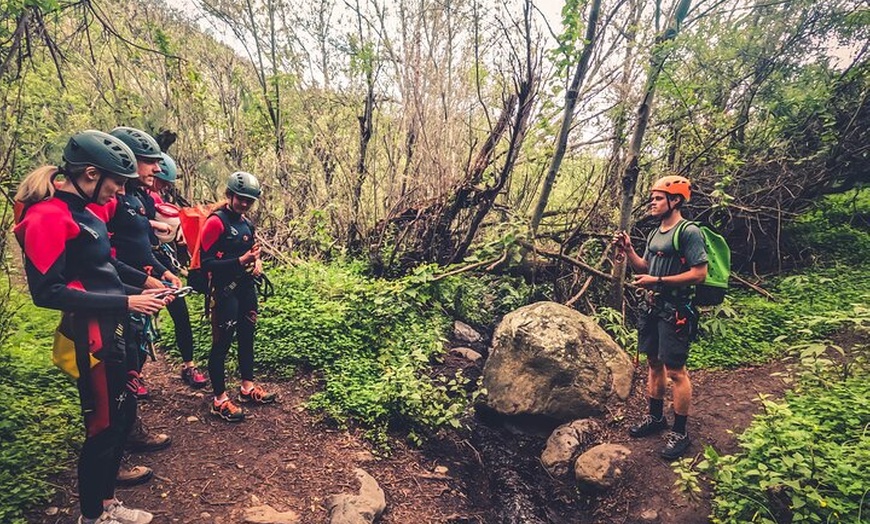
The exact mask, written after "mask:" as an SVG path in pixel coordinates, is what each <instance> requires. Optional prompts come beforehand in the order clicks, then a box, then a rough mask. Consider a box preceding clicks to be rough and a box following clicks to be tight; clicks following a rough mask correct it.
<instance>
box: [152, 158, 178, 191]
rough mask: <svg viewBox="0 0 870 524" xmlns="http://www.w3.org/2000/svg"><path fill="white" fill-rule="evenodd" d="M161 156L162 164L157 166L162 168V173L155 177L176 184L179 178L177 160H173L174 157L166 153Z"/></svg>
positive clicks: (159, 163) (158, 163)
mask: <svg viewBox="0 0 870 524" xmlns="http://www.w3.org/2000/svg"><path fill="white" fill-rule="evenodd" d="M161 155H162V158H161V160H160V162H157V165H159V166H160V172H159V173H157V174H156V175H154V176H156V177H157V178H159V179H160V180H163V181H164V182H169V183H170V184H174V183H175V179H176V178H178V168H177V167H176V166H175V160H172V157H171V156H169V155H167V154H166V153H161Z"/></svg>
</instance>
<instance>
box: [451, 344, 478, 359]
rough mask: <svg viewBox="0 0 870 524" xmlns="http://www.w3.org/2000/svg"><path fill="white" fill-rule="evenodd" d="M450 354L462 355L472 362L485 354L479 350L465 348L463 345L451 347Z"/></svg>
mask: <svg viewBox="0 0 870 524" xmlns="http://www.w3.org/2000/svg"><path fill="white" fill-rule="evenodd" d="M450 354H451V355H456V356H458V357H462V358H464V359H466V360H470V361H472V362H477V361H478V360H480V359H482V358H483V355H481V354H480V353H478V352H477V351H475V350H473V349H471V348H463V347H459V348H453V349H451V350H450Z"/></svg>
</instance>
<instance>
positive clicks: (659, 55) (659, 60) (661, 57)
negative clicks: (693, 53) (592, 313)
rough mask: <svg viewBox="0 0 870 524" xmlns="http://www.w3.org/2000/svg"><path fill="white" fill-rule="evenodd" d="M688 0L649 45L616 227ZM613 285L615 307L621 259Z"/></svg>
mask: <svg viewBox="0 0 870 524" xmlns="http://www.w3.org/2000/svg"><path fill="white" fill-rule="evenodd" d="M690 5H691V0H680V3H679V5H678V6H677V11H676V13H675V15H674V23H673V26H671V27H669V28H668V29H666V30H665V32H664V33H663V34H661V35H659V36H657V37H656V45H655V47H653V52H652V58H651V60H650V70H649V76H648V77H647V80H646V85H645V87H644V95H643V99H642V100H641V102H640V106H639V107H638V108H637V123H636V124H635V127H634V132H633V133H632V136H631V142H630V143H629V146H628V156H627V158H626V166H625V171H624V172H623V175H622V202H621V204H620V206H619V230H620V231H628V229H629V225H630V221H631V209H632V206H633V204H634V194H635V191H636V190H637V177H638V175H639V174H640V164H639V157H640V148H641V145H642V144H643V136H644V134H645V133H646V126H647V124H648V123H649V117H650V112H651V111H652V102H653V97H654V96H655V91H656V81H657V80H658V77H659V73H661V70H662V67H663V66H664V63H665V59H666V58H667V54H666V48H665V44H666V43H667V42H670V41H671V40H673V39H674V38H676V36H677V33H678V32H679V30H680V24H682V22H683V19H684V18H685V17H686V13H688V12H689V6H690ZM613 276H614V282H613V288H612V293H611V297H612V303H613V306H614V307H615V308H616V309H621V308H622V300H623V298H624V295H623V288H622V286H623V283H624V281H625V263H624V262H623V263H621V264H616V265H614V267H613Z"/></svg>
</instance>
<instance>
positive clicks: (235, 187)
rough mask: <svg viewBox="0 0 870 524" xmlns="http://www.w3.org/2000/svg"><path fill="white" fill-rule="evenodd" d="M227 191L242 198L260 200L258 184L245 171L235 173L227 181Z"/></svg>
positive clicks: (254, 178)
mask: <svg viewBox="0 0 870 524" xmlns="http://www.w3.org/2000/svg"><path fill="white" fill-rule="evenodd" d="M227 190H229V191H231V192H233V193H235V194H237V195H239V196H243V197H248V198H253V199H254V200H257V199H258V198H260V182H259V181H258V180H257V177H255V176H254V175H252V174H250V173H248V172H247V171H236V172H235V173H233V174H232V175H230V178H229V179H228V180H227Z"/></svg>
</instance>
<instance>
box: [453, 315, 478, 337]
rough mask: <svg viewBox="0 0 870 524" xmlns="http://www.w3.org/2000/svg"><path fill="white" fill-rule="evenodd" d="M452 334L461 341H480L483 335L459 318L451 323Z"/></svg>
mask: <svg viewBox="0 0 870 524" xmlns="http://www.w3.org/2000/svg"><path fill="white" fill-rule="evenodd" d="M453 336H454V337H456V338H457V339H458V340H461V341H463V342H480V341H481V340H483V337H482V336H480V333H478V332H477V331H475V330H474V328H473V327H471V326H469V325H468V324H466V323H465V322H460V321H459V320H457V321H455V322H454V323H453Z"/></svg>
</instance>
